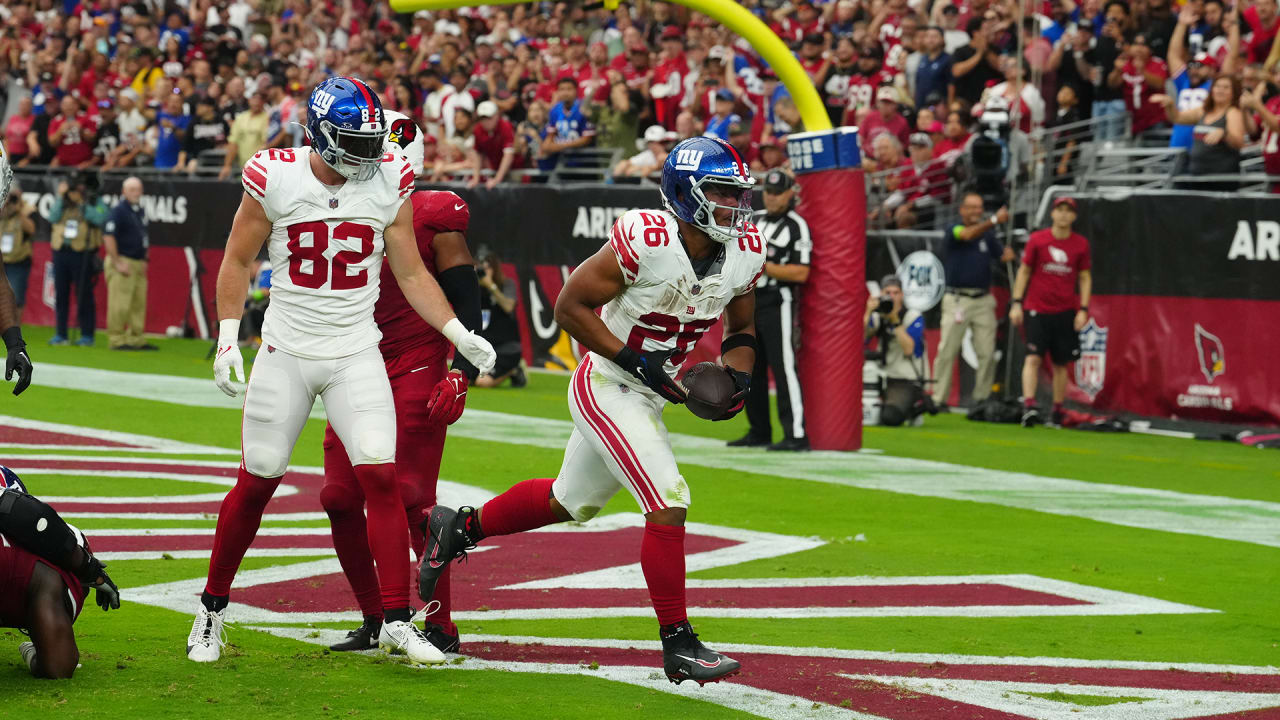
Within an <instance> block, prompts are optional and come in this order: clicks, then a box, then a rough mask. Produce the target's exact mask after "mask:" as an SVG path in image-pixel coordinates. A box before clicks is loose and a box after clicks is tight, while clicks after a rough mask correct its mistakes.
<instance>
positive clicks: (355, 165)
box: [307, 77, 387, 182]
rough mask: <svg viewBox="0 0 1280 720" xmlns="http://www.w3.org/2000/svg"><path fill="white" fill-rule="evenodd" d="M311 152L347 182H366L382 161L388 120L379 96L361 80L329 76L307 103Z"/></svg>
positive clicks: (312, 93) (313, 91) (313, 92)
mask: <svg viewBox="0 0 1280 720" xmlns="http://www.w3.org/2000/svg"><path fill="white" fill-rule="evenodd" d="M307 110H308V113H307V115H308V117H307V134H308V135H309V136H310V137H311V149H312V150H314V151H315V152H317V153H319V154H320V157H321V158H322V159H323V160H324V161H325V162H326V163H327V164H328V165H329V167H331V168H333V169H334V170H336V171H337V172H338V173H339V174H340V175H342V176H343V177H345V178H347V179H348V180H357V181H361V182H363V181H365V180H370V179H372V178H373V176H374V175H376V174H377V173H378V164H379V163H381V162H382V153H383V147H382V146H383V142H384V141H385V140H386V137H387V120H386V117H384V116H383V114H382V103H381V101H379V100H378V96H377V95H376V94H374V92H373V91H372V90H370V89H369V86H368V85H365V84H364V83H363V82H361V81H360V80H357V79H355V78H349V77H331V78H329V79H328V80H325V81H324V82H322V83H320V84H319V85H317V86H316V89H315V90H312V91H311V101H310V102H308V103H307Z"/></svg>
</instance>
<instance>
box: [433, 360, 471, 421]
mask: <svg viewBox="0 0 1280 720" xmlns="http://www.w3.org/2000/svg"><path fill="white" fill-rule="evenodd" d="M466 405H467V377H466V376H465V375H463V374H462V373H460V372H458V371H457V370H450V371H449V374H448V375H445V376H444V379H443V380H441V381H440V382H438V383H436V386H435V388H434V389H433V390H432V391H431V399H430V400H428V401H427V422H428V423H430V424H432V425H452V424H453V423H454V422H456V421H457V420H458V418H460V417H462V409H463V408H464V407H466Z"/></svg>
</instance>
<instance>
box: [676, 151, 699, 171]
mask: <svg viewBox="0 0 1280 720" xmlns="http://www.w3.org/2000/svg"><path fill="white" fill-rule="evenodd" d="M702 154H703V153H702V151H701V150H693V149H690V148H682V149H680V150H677V151H676V169H677V170H697V169H698V166H699V165H701V164H702Z"/></svg>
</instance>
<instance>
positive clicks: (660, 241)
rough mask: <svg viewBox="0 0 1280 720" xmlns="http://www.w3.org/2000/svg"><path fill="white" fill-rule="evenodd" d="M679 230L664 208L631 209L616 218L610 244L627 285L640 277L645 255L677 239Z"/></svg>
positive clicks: (649, 254)
mask: <svg viewBox="0 0 1280 720" xmlns="http://www.w3.org/2000/svg"><path fill="white" fill-rule="evenodd" d="M676 232H677V230H676V221H675V218H674V217H673V216H672V215H671V214H670V213H667V212H665V211H662V210H628V211H627V212H625V213H623V215H622V217H619V218H618V219H617V220H615V221H614V223H613V230H611V231H610V233H609V246H610V247H611V248H613V253H614V255H616V256H617V258H618V266H619V267H621V268H622V275H623V277H624V278H626V281H627V284H631V283H633V282H635V281H636V278H638V277H639V276H640V266H641V265H642V264H643V262H644V260H645V259H646V258H648V257H649V256H651V255H652V254H653V253H654V252H655V251H658V250H659V249H660V248H663V247H667V246H669V245H670V244H671V243H672V242H673V241H674V240H675V236H676Z"/></svg>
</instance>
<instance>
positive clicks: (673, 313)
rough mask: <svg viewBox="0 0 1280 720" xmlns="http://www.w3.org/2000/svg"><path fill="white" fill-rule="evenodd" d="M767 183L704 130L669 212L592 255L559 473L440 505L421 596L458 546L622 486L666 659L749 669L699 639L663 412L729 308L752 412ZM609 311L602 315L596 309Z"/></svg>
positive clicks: (569, 317) (666, 185)
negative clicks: (686, 364)
mask: <svg viewBox="0 0 1280 720" xmlns="http://www.w3.org/2000/svg"><path fill="white" fill-rule="evenodd" d="M753 183H754V181H753V180H752V179H751V175H750V173H749V172H748V171H747V168H746V165H745V164H744V163H743V162H742V159H741V158H740V157H739V156H738V152H737V151H736V150H734V149H733V147H732V146H731V145H729V144H728V143H725V142H723V141H721V140H717V139H712V138H691V139H689V140H685V141H684V142H682V143H680V144H679V145H677V146H676V147H675V148H674V149H673V150H672V151H671V154H670V155H668V156H667V162H666V164H665V165H664V166H663V169H662V197H663V200H664V203H665V205H666V207H667V210H665V211H663V210H631V211H629V212H627V213H626V214H624V215H623V216H622V217H621V218H619V219H618V221H617V222H616V223H614V226H613V231H612V234H611V240H610V241H609V242H608V243H606V244H605V246H604V247H603V248H601V249H600V251H599V252H597V253H596V254H595V255H593V256H591V257H590V258H588V259H587V260H586V261H585V262H583V263H582V264H581V265H579V266H578V268H577V269H576V270H574V271H573V274H572V275H570V276H569V281H568V282H567V283H566V284H565V286H564V290H563V291H562V292H561V293H560V297H559V299H558V300H557V301H556V311H555V316H556V321H557V322H559V323H560V327H562V328H564V329H565V330H566V331H567V332H568V333H569V334H570V335H572V336H573V338H574V339H575V340H578V341H579V342H581V343H582V344H583V345H585V346H586V347H587V348H588V349H589V350H591V352H590V353H589V354H588V355H587V357H586V358H584V359H583V361H582V364H581V365H580V366H579V367H578V370H577V371H576V372H575V373H574V375H573V380H572V381H570V383H569V411H570V413H571V414H572V415H573V422H574V431H573V434H572V435H571V436H570V438H569V444H568V447H566V448H565V453H564V463H563V464H562V465H561V467H560V474H559V476H558V477H556V479H555V480H550V479H542V480H526V481H524V482H522V483H520V484H518V485H516V486H515V487H513V488H511V489H510V490H508V491H507V492H505V493H503V494H502V495H499V496H498V497H496V498H494V499H492V500H490V501H489V502H488V503H486V504H485V505H484V507H482V508H480V509H479V510H477V509H475V508H462V509H461V510H460V511H454V510H451V509H449V508H445V507H436V508H435V509H433V510H432V511H431V516H430V518H429V526H430V529H429V532H428V537H427V556H426V558H425V559H424V560H423V561H422V562H421V563H420V565H419V568H418V595H419V597H421V598H422V599H424V600H428V599H431V598H433V597H435V596H436V595H438V594H439V593H438V592H436V591H435V588H436V583H437V582H438V578H440V577H443V573H444V571H445V568H446V567H447V566H448V564H449V562H450V561H451V560H453V559H454V558H457V557H461V556H462V555H464V554H465V552H466V551H467V550H468V549H470V548H471V547H474V545H475V544H476V542H478V541H479V540H481V539H482V538H485V537H492V536H495V535H508V534H511V533H516V532H521V531H524V530H531V529H533V528H537V527H540V526H543V525H550V524H551V523H556V522H564V521H567V520H577V521H578V522H585V521H587V520H589V519H591V518H592V517H593V516H595V514H596V513H598V512H599V511H600V509H601V508H602V507H604V505H605V503H607V502H608V501H609V498H611V497H613V495H614V494H615V493H617V491H618V489H619V488H621V487H625V488H627V490H629V491H630V492H631V494H632V496H634V497H635V499H636V502H637V503H639V505H640V507H641V509H642V510H643V511H644V516H645V520H646V523H645V531H644V541H643V542H642V543H641V546H640V566H641V568H642V569H643V571H644V578H645V582H646V584H647V585H648V587H649V597H650V599H651V600H652V602H653V608H654V610H655V611H656V613H657V616H658V624H659V637H661V639H662V650H663V669H664V670H665V671H666V674H667V677H668V678H670V679H671V681H672V682H676V683H679V682H681V681H684V680H693V681H695V682H697V683H699V684H702V683H707V682H714V681H716V680H721V679H723V678H725V677H728V676H729V675H733V674H734V673H736V672H738V669H739V665H738V662H737V661H736V660H733V659H732V658H729V657H726V656H725V655H723V654H721V653H718V652H716V651H714V650H711V649H710V648H708V647H706V646H705V645H703V644H702V643H701V642H699V641H698V639H697V636H696V635H695V634H694V632H693V628H692V627H691V626H690V624H689V619H688V615H687V611H686V607H685V591H684V590H685V585H684V569H685V562H684V524H685V517H686V514H687V509H688V507H689V486H688V485H687V484H686V483H685V480H684V477H682V476H681V474H680V469H679V467H677V466H676V459H675V454H674V453H673V452H672V450H671V444H670V442H668V440H667V430H666V427H665V426H664V425H663V423H662V409H663V407H664V406H665V405H666V403H667V402H675V403H682V402H684V401H685V393H684V390H683V389H681V387H680V386H679V385H677V384H676V383H675V381H674V380H673V379H672V378H673V377H674V376H675V374H676V371H677V369H678V368H679V367H680V364H681V363H682V362H683V361H684V358H685V357H686V355H687V354H688V353H689V351H690V350H691V349H693V346H694V345H695V344H696V343H697V342H698V338H700V337H701V336H702V334H703V333H705V332H706V331H707V330H708V329H709V328H710V327H711V326H712V325H714V324H715V322H716V320H718V319H720V317H721V315H723V316H724V325H725V339H724V341H723V343H722V344H721V346H720V349H721V354H722V356H723V361H724V364H725V368H726V370H728V371H729V374H730V375H731V377H732V379H733V384H734V386H735V389H736V392H734V393H733V394H732V395H731V397H730V401H729V402H728V403H727V409H726V410H725V411H724V412H723V414H722V415H721V416H720V417H717V418H714V419H717V420H727V419H728V418H731V417H733V416H734V415H736V414H737V413H738V412H739V411H741V410H742V407H743V405H744V403H745V402H746V397H747V391H748V389H749V385H750V383H751V374H750V370H751V368H752V367H753V365H754V362H755V324H754V317H755V286H756V281H757V280H759V279H760V274H761V272H762V271H763V268H764V257H765V256H764V242H763V240H762V239H761V237H760V233H759V232H758V231H757V230H756V228H755V227H754V226H753V225H751V223H750V222H748V217H749V216H750V213H751V186H752V184H753ZM600 308H603V313H602V314H601V315H599V316H597V315H596V310H597V309H600Z"/></svg>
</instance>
